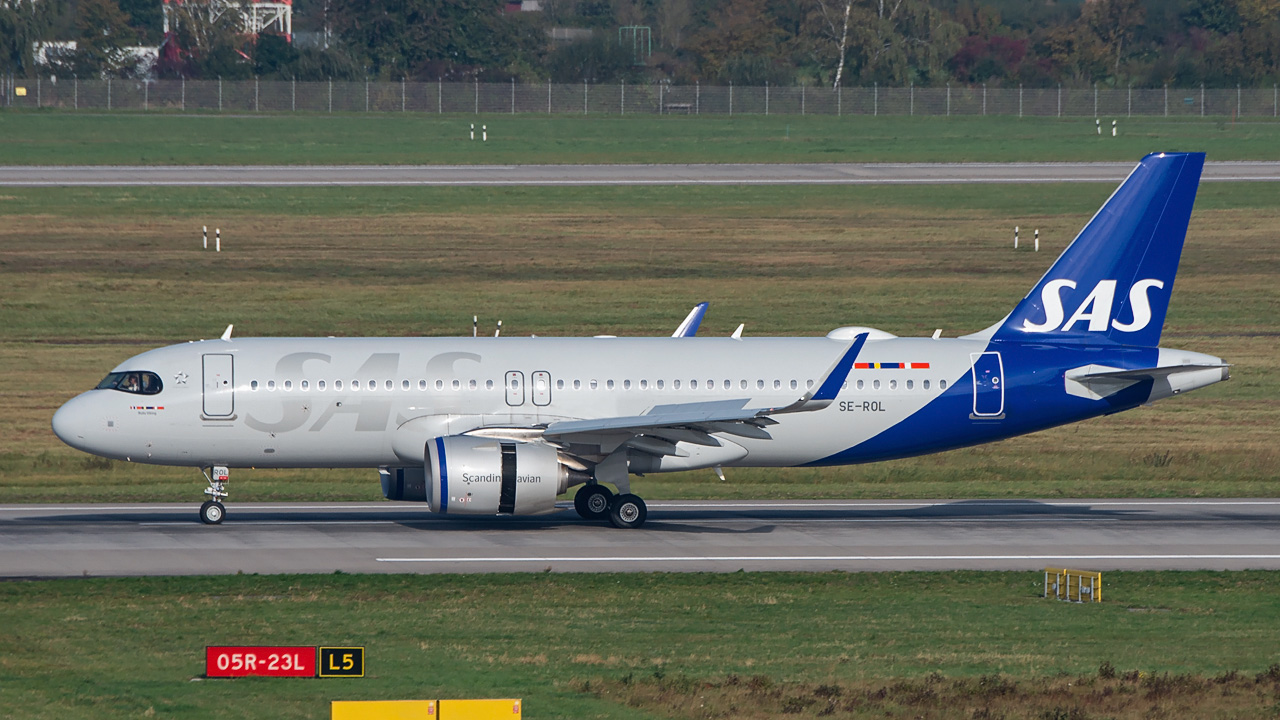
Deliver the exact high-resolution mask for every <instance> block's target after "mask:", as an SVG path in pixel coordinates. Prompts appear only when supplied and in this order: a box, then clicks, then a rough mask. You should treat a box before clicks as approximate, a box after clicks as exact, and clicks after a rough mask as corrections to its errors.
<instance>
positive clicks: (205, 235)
mask: <svg viewBox="0 0 1280 720" xmlns="http://www.w3.org/2000/svg"><path fill="white" fill-rule="evenodd" d="M200 238H201V240H203V241H204V249H205V250H208V249H209V226H208V225H201V226H200Z"/></svg>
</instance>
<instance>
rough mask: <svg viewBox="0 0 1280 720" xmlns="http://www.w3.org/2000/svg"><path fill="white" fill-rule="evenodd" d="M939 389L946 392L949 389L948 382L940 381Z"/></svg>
mask: <svg viewBox="0 0 1280 720" xmlns="http://www.w3.org/2000/svg"><path fill="white" fill-rule="evenodd" d="M938 389H939V390H946V389H947V381H946V380H939V381H938Z"/></svg>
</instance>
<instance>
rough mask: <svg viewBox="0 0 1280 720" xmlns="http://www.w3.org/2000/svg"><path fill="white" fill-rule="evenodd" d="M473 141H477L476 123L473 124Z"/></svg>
mask: <svg viewBox="0 0 1280 720" xmlns="http://www.w3.org/2000/svg"><path fill="white" fill-rule="evenodd" d="M471 139H472V140H475V139H476V124H475V123H471Z"/></svg>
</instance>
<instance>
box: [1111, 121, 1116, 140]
mask: <svg viewBox="0 0 1280 720" xmlns="http://www.w3.org/2000/svg"><path fill="white" fill-rule="evenodd" d="M1115 136H1116V121H1115V120H1112V121H1111V137H1115Z"/></svg>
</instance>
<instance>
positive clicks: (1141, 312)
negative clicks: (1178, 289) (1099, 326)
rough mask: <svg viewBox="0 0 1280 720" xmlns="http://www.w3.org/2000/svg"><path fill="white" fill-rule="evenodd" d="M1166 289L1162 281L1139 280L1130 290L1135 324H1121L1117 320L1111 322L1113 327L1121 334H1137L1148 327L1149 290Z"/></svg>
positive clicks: (1149, 309)
mask: <svg viewBox="0 0 1280 720" xmlns="http://www.w3.org/2000/svg"><path fill="white" fill-rule="evenodd" d="M1153 287H1154V288H1160V289H1161V290H1163V289H1164V283H1163V282H1162V281H1160V280H1155V279H1152V278H1148V279H1146V280H1139V281H1138V282H1136V283H1134V284H1133V287H1131V288H1129V306H1130V307H1132V308H1133V322H1131V323H1120V322H1118V321H1116V320H1112V321H1111V327H1113V328H1115V329H1117V330H1119V331H1120V332H1136V331H1138V330H1141V329H1142V328H1144V327H1146V326H1147V324H1148V323H1150V322H1151V298H1149V297H1147V290H1148V289H1150V288H1153Z"/></svg>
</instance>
